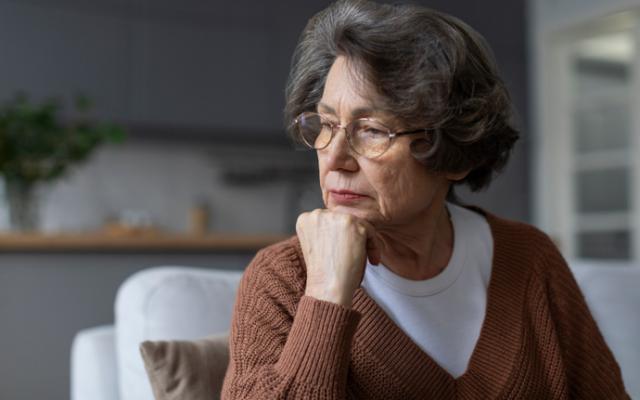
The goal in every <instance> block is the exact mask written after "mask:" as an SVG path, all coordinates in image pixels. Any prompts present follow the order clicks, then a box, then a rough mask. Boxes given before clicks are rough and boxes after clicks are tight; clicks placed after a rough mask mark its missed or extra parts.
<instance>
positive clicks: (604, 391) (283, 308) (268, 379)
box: [222, 206, 629, 400]
mask: <svg viewBox="0 0 640 400" xmlns="http://www.w3.org/2000/svg"><path fill="white" fill-rule="evenodd" d="M465 207H467V208H469V209H471V210H474V211H476V212H479V213H481V214H483V215H484V216H485V217H486V218H487V221H488V222H489V225H490V226H491V232H492V234H493V237H494V259H493V266H492V273H491V279H490V282H489V288H488V294H487V296H488V298H487V312H486V317H485V320H484V323H483V326H482V330H481V332H480V337H479V339H478V342H477V344H476V347H475V349H474V351H473V354H472V356H471V360H470V362H469V366H468V368H467V371H466V372H465V373H464V374H463V375H462V376H460V377H458V378H454V377H452V376H451V375H450V374H449V373H447V372H446V371H445V370H444V369H443V368H441V367H440V366H439V365H438V364H437V363H436V362H435V361H434V360H432V359H431V358H430V357H429V355H428V354H426V353H425V352H423V351H422V350H421V349H420V347H418V345H417V344H415V343H414V342H413V341H412V340H411V339H410V337H409V336H407V335H406V334H405V333H404V332H403V331H402V330H401V329H400V328H399V327H398V326H397V325H396V324H395V323H394V322H393V321H392V320H391V319H390V318H389V317H388V316H387V315H386V314H385V312H384V311H383V310H382V309H381V308H380V307H379V306H378V305H377V303H376V302H375V301H374V300H373V299H371V297H369V295H368V294H367V293H366V291H365V290H364V289H363V288H358V289H357V290H356V293H355V295H354V299H353V306H352V308H346V307H344V306H341V305H338V304H334V303H331V302H327V301H323V300H318V299H315V298H313V297H309V296H305V295H304V289H305V280H306V267H305V264H304V259H303V256H302V252H301V249H300V244H299V242H298V240H297V238H296V237H292V238H291V239H289V240H287V241H284V242H281V243H278V244H275V245H273V246H270V247H268V248H265V249H263V250H261V251H260V252H258V254H257V255H256V257H255V258H254V259H253V261H252V262H251V264H250V265H249V266H248V267H247V270H246V271H245V273H244V275H243V277H242V280H241V283H240V287H239V290H238V295H237V298H236V303H235V309H234V314H233V321H232V326H231V333H230V341H229V345H230V363H229V367H228V369H227V372H226V375H225V380H224V385H223V390H222V398H223V399H228V400H230V399H260V400H262V399H384V400H396V399H397V400H400V399H402V400H406V399H628V398H629V396H628V395H627V394H626V392H625V389H624V385H623V383H622V377H621V373H620V368H619V367H618V364H617V363H616V361H615V359H614V358H613V355H612V353H611V351H610V350H609V348H608V347H607V345H606V343H605V341H604V339H603V337H602V335H601V333H600V331H599V329H598V327H597V325H596V323H595V321H594V320H593V317H592V316H591V314H590V313H589V310H588V308H587V305H586V303H585V300H584V297H583V296H582V293H581V292H580V289H579V288H578V285H577V284H576V281H575V279H574V278H573V275H572V274H571V272H570V270H569V268H568V266H567V264H566V262H565V261H564V259H563V257H562V256H561V254H560V253H559V251H558V250H557V248H556V247H555V245H554V244H553V242H551V240H550V239H549V237H548V236H547V235H545V234H544V233H543V232H541V231H539V230H538V229H536V228H534V227H532V226H530V225H527V224H524V223H520V222H515V221H510V220H506V219H502V218H500V217H497V216H495V215H493V214H491V213H489V212H487V211H485V210H483V209H481V208H479V207H475V206H465Z"/></svg>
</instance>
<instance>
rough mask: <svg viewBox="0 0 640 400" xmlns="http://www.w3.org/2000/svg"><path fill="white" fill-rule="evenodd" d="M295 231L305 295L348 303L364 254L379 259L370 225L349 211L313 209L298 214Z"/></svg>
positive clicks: (360, 275) (357, 282) (361, 274)
mask: <svg viewBox="0 0 640 400" xmlns="http://www.w3.org/2000/svg"><path fill="white" fill-rule="evenodd" d="M296 232H297V234H298V238H299V240H300V245H301V247H302V253H303V255H304V261H305V263H306V265H307V286H306V289H305V295H307V296H312V297H315V298H317V299H320V300H325V301H330V302H333V303H336V304H341V305H343V306H345V307H351V303H352V299H353V295H354V293H355V291H356V289H357V288H358V287H359V286H360V283H361V282H362V278H363V277H364V270H365V265H366V261H367V257H368V258H369V260H370V261H371V263H372V264H376V265H377V264H378V263H380V258H381V252H380V249H381V243H380V241H379V239H378V238H377V236H376V231H375V229H374V227H373V226H372V225H371V224H370V223H368V222H367V221H365V220H362V219H359V218H357V217H354V216H353V215H350V214H344V213H338V212H334V211H330V210H326V209H316V210H313V211H311V212H306V213H302V214H301V215H300V216H299V217H298V220H297V222H296Z"/></svg>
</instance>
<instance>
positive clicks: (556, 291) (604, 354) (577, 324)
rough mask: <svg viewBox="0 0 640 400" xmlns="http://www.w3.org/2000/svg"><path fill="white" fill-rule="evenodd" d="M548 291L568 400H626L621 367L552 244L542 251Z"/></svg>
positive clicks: (564, 263) (626, 395)
mask: <svg viewBox="0 0 640 400" xmlns="http://www.w3.org/2000/svg"><path fill="white" fill-rule="evenodd" d="M543 254H545V256H546V260H545V261H546V264H547V268H546V269H547V290H548V297H549V304H550V308H551V313H552V318H553V320H554V324H555V325H556V330H557V335H558V340H559V342H560V347H561V353H562V358H563V362H564V366H565V369H566V375H567V376H566V378H567V384H568V387H567V389H568V391H569V393H568V394H569V398H571V399H587V400H588V399H629V398H630V397H629V395H628V394H627V393H626V392H625V388H624V384H623V381H622V374H621V372H620V367H619V366H618V363H617V362H616V360H615V358H614V356H613V354H612V353H611V350H610V349H609V347H608V346H607V344H606V342H605V341H604V338H603V336H602V334H601V332H600V329H599V328H598V325H597V324H596V322H595V320H594V319H593V317H592V315H591V313H590V312H589V308H588V306H587V304H586V302H585V299H584V296H583V294H582V292H581V291H580V288H579V287H578V284H577V283H576V280H575V279H574V277H573V274H572V273H571V271H570V270H569V267H568V265H567V263H566V261H565V260H564V258H563V257H562V255H561V254H560V252H559V251H558V249H557V248H556V247H555V245H554V244H553V243H551V241H549V246H548V247H547V249H545V251H544V252H543Z"/></svg>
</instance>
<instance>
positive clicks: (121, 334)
mask: <svg viewBox="0 0 640 400" xmlns="http://www.w3.org/2000/svg"><path fill="white" fill-rule="evenodd" d="M571 268H572V270H573V272H574V275H575V277H576V280H577V281H578V284H579V285H580V287H581V289H582V291H583V292H584V294H585V297H586V300H587V303H588V304H589V307H590V309H591V312H592V313H593V316H594V318H595V319H596V321H597V322H598V325H599V326H600V329H601V330H602V333H603V335H604V337H605V339H606V341H607V343H608V344H609V346H610V347H611V350H612V351H613V353H614V355H615V356H616V359H617V360H618V363H619V364H620V367H621V369H622V373H623V377H624V379H625V384H626V387H627V390H628V392H629V394H630V395H631V397H632V398H638V399H640V380H638V379H637V377H639V376H640V313H638V312H637V310H638V309H640V266H637V265H636V266H633V265H624V264H616V263H607V264H606V265H601V264H597V263H585V262H580V261H573V262H571ZM241 273H242V272H241V271H220V270H204V269H197V268H189V267H157V268H151V269H148V270H144V271H141V272H139V273H137V274H134V275H132V276H131V277H130V278H128V279H127V280H126V281H125V282H124V284H123V285H122V286H121V288H120V290H119V291H118V295H117V298H116V321H115V328H114V327H113V326H103V327H97V328H91V329H87V330H83V331H81V332H79V333H78V334H77V336H76V338H75V340H74V344H73V349H72V365H71V369H72V371H71V399H72V400H134V399H135V400H152V399H153V394H152V392H151V386H150V384H149V381H148V379H147V374H146V372H145V369H144V365H143V362H142V358H141V357H140V352H139V344H140V343H141V342H142V341H144V340H176V339H181V340H192V339H198V338H202V337H205V336H209V335H212V334H215V333H220V332H225V331H228V329H229V325H230V322H231V314H232V311H233V303H234V301H235V294H236V290H237V285H238V282H239V279H240V277H241Z"/></svg>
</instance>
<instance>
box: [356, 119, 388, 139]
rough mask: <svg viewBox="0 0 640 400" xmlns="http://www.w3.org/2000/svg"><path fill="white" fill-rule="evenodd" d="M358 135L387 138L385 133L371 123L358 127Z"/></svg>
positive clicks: (364, 123)
mask: <svg viewBox="0 0 640 400" xmlns="http://www.w3.org/2000/svg"><path fill="white" fill-rule="evenodd" d="M358 134H359V135H364V136H370V137H379V136H387V131H386V130H385V129H384V128H382V127H381V126H379V125H377V124H376V123H373V122H363V123H361V124H360V125H359V126H358Z"/></svg>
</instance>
